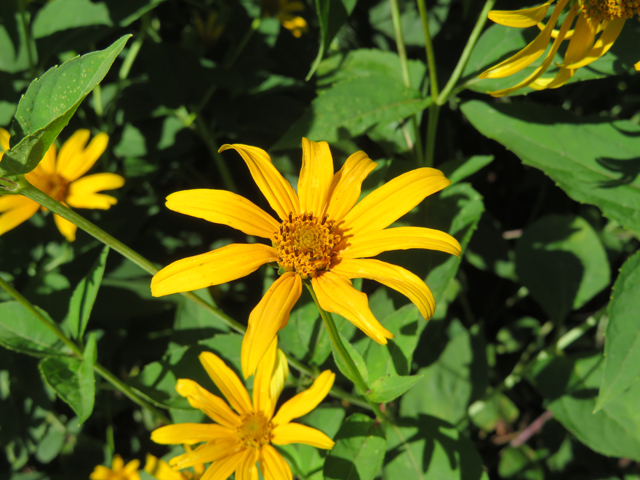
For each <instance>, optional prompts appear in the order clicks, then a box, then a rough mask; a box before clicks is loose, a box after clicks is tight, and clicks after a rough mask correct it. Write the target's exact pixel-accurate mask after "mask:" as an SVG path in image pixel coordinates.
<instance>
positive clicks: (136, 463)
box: [123, 458, 140, 475]
mask: <svg viewBox="0 0 640 480" xmlns="http://www.w3.org/2000/svg"><path fill="white" fill-rule="evenodd" d="M138 468H140V460H138V459H137V458H134V459H133V460H131V461H130V462H129V463H127V464H126V465H125V466H124V468H123V471H124V472H126V473H127V474H129V475H131V474H132V473H136V472H137V471H138Z"/></svg>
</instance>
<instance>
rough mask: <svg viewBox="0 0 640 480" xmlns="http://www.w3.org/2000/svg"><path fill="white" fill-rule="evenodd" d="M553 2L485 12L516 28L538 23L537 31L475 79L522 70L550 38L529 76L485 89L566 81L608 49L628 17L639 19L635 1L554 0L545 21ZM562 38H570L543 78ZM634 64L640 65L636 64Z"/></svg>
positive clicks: (554, 84)
mask: <svg viewBox="0 0 640 480" xmlns="http://www.w3.org/2000/svg"><path fill="white" fill-rule="evenodd" d="M553 2H554V0H550V1H548V2H546V3H544V4H543V5H540V6H538V7H533V8H526V9H524V10H512V11H500V10H493V11H491V12H489V19H491V20H493V21H494V22H496V23H499V24H501V25H506V26H509V27H516V28H526V27H533V26H536V25H537V26H538V28H539V29H540V30H541V32H540V33H539V34H538V35H537V37H536V38H535V39H534V40H533V41H532V42H531V43H530V44H529V45H527V46H526V47H525V48H523V49H522V50H520V51H519V52H518V53H516V54H515V55H514V56H512V57H511V58H508V59H507V60H505V61H503V62H501V63H499V64H498V65H495V66H493V67H491V68H490V69H488V70H486V71H485V72H483V73H482V74H481V75H480V76H479V78H503V77H508V76H509V75H513V74H514V73H517V72H519V71H521V70H523V69H524V68H526V67H528V66H529V65H531V64H532V63H533V62H535V61H536V60H537V59H538V58H539V57H540V56H541V55H542V54H543V53H544V52H545V51H546V49H547V46H548V45H549V42H550V41H551V40H552V39H553V42H552V44H551V49H550V51H549V52H548V53H547V55H546V57H545V58H544V60H543V61H542V64H540V66H539V67H537V68H536V69H535V70H534V71H533V73H531V75H529V76H528V77H527V78H525V79H524V80H523V81H521V82H520V83H518V84H517V85H514V86H513V87H510V88H505V89H503V90H496V91H493V92H488V93H489V94H491V95H493V96H494V97H502V96H504V95H508V94H510V93H512V92H515V91H516V90H519V89H520V88H523V87H527V86H528V87H531V88H534V89H536V90H544V89H546V88H558V87H560V86H562V85H564V84H565V83H566V82H567V81H568V80H569V79H570V78H571V77H572V76H573V75H574V74H575V72H576V70H577V69H578V68H581V67H584V66H586V65H589V64H590V63H591V62H593V61H595V60H597V59H599V58H600V57H601V56H603V55H604V54H605V53H607V52H608V51H609V49H610V48H611V46H612V45H613V44H614V42H615V41H616V39H617V38H618V35H620V32H621V31H622V27H623V26H624V23H625V22H626V21H627V20H629V19H632V18H633V17H636V18H638V19H640V2H638V0H558V2H557V3H556V5H555V7H554V9H553V12H552V13H551V17H550V18H549V21H548V22H547V23H546V24H545V23H543V20H544V18H545V16H546V14H547V11H548V10H549V7H550V6H551V4H552V3H553ZM567 5H569V11H568V13H567V15H566V16H565V17H564V19H563V20H562V22H561V23H560V29H559V30H556V29H555V27H556V26H557V24H558V23H559V18H560V15H561V13H562V12H563V10H564V9H565V7H566V6H567ZM574 22H575V24H574ZM565 40H569V44H568V45H567V49H566V52H565V54H564V61H563V62H562V64H559V65H558V72H557V73H556V75H555V77H544V78H542V75H543V74H544V73H545V71H546V70H547V69H548V68H549V67H550V66H551V63H552V62H553V58H554V56H555V55H556V53H557V52H558V49H559V48H560V45H561V44H562V42H563V41H565ZM635 67H636V69H640V63H638V64H636V65H635Z"/></svg>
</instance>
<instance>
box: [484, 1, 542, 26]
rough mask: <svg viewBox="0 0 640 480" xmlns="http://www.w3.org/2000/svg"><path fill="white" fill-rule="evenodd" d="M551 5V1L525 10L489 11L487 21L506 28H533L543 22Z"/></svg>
mask: <svg viewBox="0 0 640 480" xmlns="http://www.w3.org/2000/svg"><path fill="white" fill-rule="evenodd" d="M552 3H553V0H551V1H550V2H547V3H544V4H542V5H540V6H539V7H533V8H525V9H523V10H491V11H490V12H489V15H488V16H489V20H491V21H493V22H495V23H499V24H500V25H505V26H507V27H516V28H526V27H533V26H534V25H536V24H537V23H538V22H541V21H542V20H544V17H545V16H546V15H547V11H548V10H549V5H551V4H552Z"/></svg>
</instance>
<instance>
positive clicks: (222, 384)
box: [185, 352, 253, 443]
mask: <svg viewBox="0 0 640 480" xmlns="http://www.w3.org/2000/svg"><path fill="white" fill-rule="evenodd" d="M198 358H199V359H200V362H201V363H202V365H203V366H204V368H205V370H206V371H207V373H208V374H209V376H210V377H211V380H213V383H215V384H216V387H218V390H220V391H221V392H222V394H223V395H224V396H225V398H226V399H227V401H228V402H229V404H230V405H231V406H232V407H233V408H234V410H235V411H236V412H238V413H239V414H241V415H242V414H245V413H251V412H253V405H252V404H251V399H250V398H249V394H248V393H247V389H246V388H245V387H244V385H243V384H242V382H241V381H240V379H239V378H238V376H237V375H236V374H235V373H234V371H233V370H231V369H230V368H229V367H227V365H226V364H225V363H224V362H223V361H222V360H221V359H220V357H218V356H217V355H215V354H213V353H211V352H202V353H201V354H200V356H199V357H198ZM185 443H186V442H185Z"/></svg>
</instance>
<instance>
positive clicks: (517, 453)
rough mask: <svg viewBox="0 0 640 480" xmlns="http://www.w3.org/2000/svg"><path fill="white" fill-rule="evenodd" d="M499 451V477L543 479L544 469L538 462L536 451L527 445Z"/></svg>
mask: <svg viewBox="0 0 640 480" xmlns="http://www.w3.org/2000/svg"><path fill="white" fill-rule="evenodd" d="M500 453H501V455H500V463H499V464H498V474H499V475H500V478H526V479H527V480H544V470H543V468H542V465H540V463H539V462H538V458H537V455H536V453H537V452H536V451H535V450H533V449H532V448H531V447H529V446H528V445H520V446H519V447H515V448H514V447H507V448H505V449H504V450H502V452H500Z"/></svg>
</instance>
